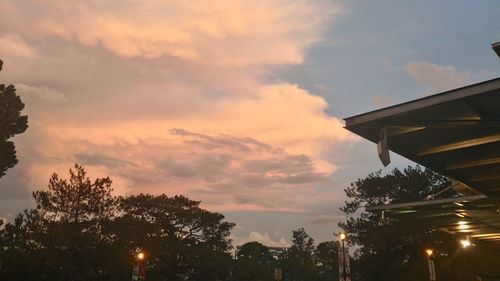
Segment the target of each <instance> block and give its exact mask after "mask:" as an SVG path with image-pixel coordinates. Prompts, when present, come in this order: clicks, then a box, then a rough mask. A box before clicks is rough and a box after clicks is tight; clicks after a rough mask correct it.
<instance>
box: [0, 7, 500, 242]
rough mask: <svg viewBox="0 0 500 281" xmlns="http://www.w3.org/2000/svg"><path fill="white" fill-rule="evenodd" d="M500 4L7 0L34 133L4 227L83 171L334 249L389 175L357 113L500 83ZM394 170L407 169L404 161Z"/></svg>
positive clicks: (4, 77)
mask: <svg viewBox="0 0 500 281" xmlns="http://www.w3.org/2000/svg"><path fill="white" fill-rule="evenodd" d="M499 15H500V5H498V2H496V1H486V0H484V1H465V0H464V1H462V0H448V1H368V0H366V1H358V0H350V1H347V0H345V1H333V0H325V1H321V0H317V1H316V0H310V1H309V0H269V1H267V0H262V1H256V0H214V1H186V0H168V1H167V0H146V1H138V0H104V1H103V0H89V1H66V0H50V1H49V0H20V1H5V0H0V58H1V59H2V60H3V61H4V69H3V71H2V72H0V82H1V83H12V84H15V85H16V87H17V90H18V94H19V95H20V96H21V98H22V99H23V101H24V102H25V103H26V108H25V110H24V113H25V114H27V115H28V116H29V129H28V130H27V131H26V132H25V133H24V134H22V135H19V136H17V137H16V138H15V139H14V141H15V144H16V147H17V151H18V158H19V160H20V162H19V164H18V165H17V166H16V167H15V168H13V169H10V170H8V171H7V176H5V177H3V178H1V179H0V217H3V218H6V219H8V220H12V219H13V218H14V217H15V215H16V214H17V213H18V212H19V211H21V210H22V209H24V208H28V207H32V206H33V200H32V198H31V192H32V191H33V190H37V189H42V188H46V186H47V184H48V179H49V177H50V175H51V174H52V173H53V172H57V173H59V174H61V175H62V176H63V177H67V174H68V173H67V171H68V169H69V168H71V167H72V165H73V164H74V163H75V162H76V163H80V164H82V165H84V166H85V167H86V169H87V170H88V171H89V175H90V176H91V177H92V178H95V177H102V176H108V175H109V176H110V177H111V178H112V179H113V182H114V183H113V187H114V190H115V193H116V194H117V195H118V194H119V195H127V194H134V193H141V192H142V193H154V194H159V193H166V194H168V195H174V194H184V195H186V196H188V197H190V198H191V199H195V200H201V201H202V202H203V203H202V206H203V207H204V208H208V209H209V210H212V211H217V212H221V213H223V214H224V215H225V216H226V217H227V219H228V220H229V221H232V222H235V223H237V226H236V227H235V229H234V231H233V234H232V238H233V239H234V240H235V244H237V245H239V244H241V243H244V242H245V241H252V240H258V241H260V242H262V243H264V244H266V245H268V246H274V245H287V244H290V236H291V231H292V229H296V228H298V227H300V226H303V227H305V229H306V231H308V233H310V234H311V236H312V237H313V238H315V239H316V241H317V242H321V241H325V240H331V239H332V233H333V232H335V231H338V228H337V223H338V222H339V221H341V220H343V219H345V218H344V216H343V215H342V214H341V213H340V211H339V207H340V206H341V205H342V204H343V202H344V201H345V200H346V198H345V196H344V192H343V189H344V188H345V187H346V186H347V185H348V184H349V183H350V182H352V181H354V180H356V179H357V178H359V177H364V176H366V175H367V174H368V173H370V172H373V171H376V170H378V169H382V168H383V167H382V165H381V164H380V163H379V161H378V159H377V157H376V147H375V145H374V144H372V143H369V142H368V141H365V140H362V139H360V138H358V137H356V136H354V135H353V134H351V133H349V132H348V131H346V130H345V129H343V128H342V127H343V125H344V122H343V120H342V118H345V117H349V116H351V115H355V114H359V113H363V112H366V111H369V110H373V109H378V108H381V107H385V106H388V105H392V104H396V103H400V102H403V101H408V100H412V99H416V98H420V97H423V96H425V95H428V94H434V93H438V92H440V91H445V90H449V89H453V88H456V87H460V86H464V85H467V84H471V83H475V82H480V81H483V80H488V79H491V78H496V77H498V76H500V60H499V59H498V58H497V57H496V55H495V54H494V53H493V51H492V50H491V48H490V44H491V43H493V42H495V41H500V32H499V30H500V17H499ZM393 159H394V161H393V164H391V165H390V166H389V167H387V168H383V169H382V170H383V171H384V172H387V171H390V170H391V169H393V168H394V167H404V166H406V165H408V164H410V163H409V162H408V161H406V160H404V159H402V158H398V157H394V158H393Z"/></svg>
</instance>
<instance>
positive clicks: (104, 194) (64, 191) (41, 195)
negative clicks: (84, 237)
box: [33, 164, 117, 223]
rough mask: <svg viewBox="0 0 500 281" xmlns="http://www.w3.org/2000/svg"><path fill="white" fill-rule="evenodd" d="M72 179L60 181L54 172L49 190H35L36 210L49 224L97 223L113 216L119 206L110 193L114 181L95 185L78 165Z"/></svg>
mask: <svg viewBox="0 0 500 281" xmlns="http://www.w3.org/2000/svg"><path fill="white" fill-rule="evenodd" d="M69 173H70V179H69V181H67V180H65V179H60V178H59V175H57V174H56V173H54V174H53V175H52V177H51V178H50V180H49V186H48V190H45V191H35V192H34V193H33V197H34V198H35V201H36V203H37V209H39V210H41V211H42V213H43V216H44V217H45V218H46V219H47V220H49V221H61V222H71V223H80V222H94V221H98V220H103V219H105V218H108V217H110V216H112V215H113V211H114V209H115V208H116V207H117V202H116V199H115V198H114V197H113V195H112V194H111V192H112V191H113V189H112V188H111V183H112V181H111V179H110V178H109V177H106V178H98V179H95V180H94V182H92V181H91V180H90V178H89V177H87V172H86V171H85V169H84V168H83V167H82V166H80V165H78V164H75V171H73V170H72V169H70V170H69Z"/></svg>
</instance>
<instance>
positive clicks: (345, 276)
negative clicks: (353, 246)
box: [339, 233, 351, 281]
mask: <svg viewBox="0 0 500 281" xmlns="http://www.w3.org/2000/svg"><path fill="white" fill-rule="evenodd" d="M339 239H340V244H339V280H340V281H351V268H350V267H351V266H350V262H349V248H347V247H346V246H345V239H346V235H345V233H340V234H339Z"/></svg>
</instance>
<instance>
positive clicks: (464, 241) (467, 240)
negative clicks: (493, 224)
mask: <svg viewBox="0 0 500 281" xmlns="http://www.w3.org/2000/svg"><path fill="white" fill-rule="evenodd" d="M460 244H462V247H463V248H468V247H469V246H470V245H471V243H470V240H469V238H467V239H462V240H460Z"/></svg>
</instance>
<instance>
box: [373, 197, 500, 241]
mask: <svg viewBox="0 0 500 281" xmlns="http://www.w3.org/2000/svg"><path fill="white" fill-rule="evenodd" d="M499 209H500V198H491V197H487V196H485V195H472V196H465V197H459V198H446V199H438V200H429V201H419V202H411V203H401V204H389V205H382V206H372V207H366V210H367V211H369V212H381V211H383V212H384V214H385V215H387V216H389V217H392V218H397V219H400V220H405V219H412V220H420V221H422V222H423V223H424V224H426V225H428V226H431V227H433V228H435V229H438V230H441V231H444V232H447V233H450V234H454V235H458V236H464V237H465V236H467V237H471V238H473V239H477V240H481V241H487V242H491V243H495V244H499V245H500V215H499Z"/></svg>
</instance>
